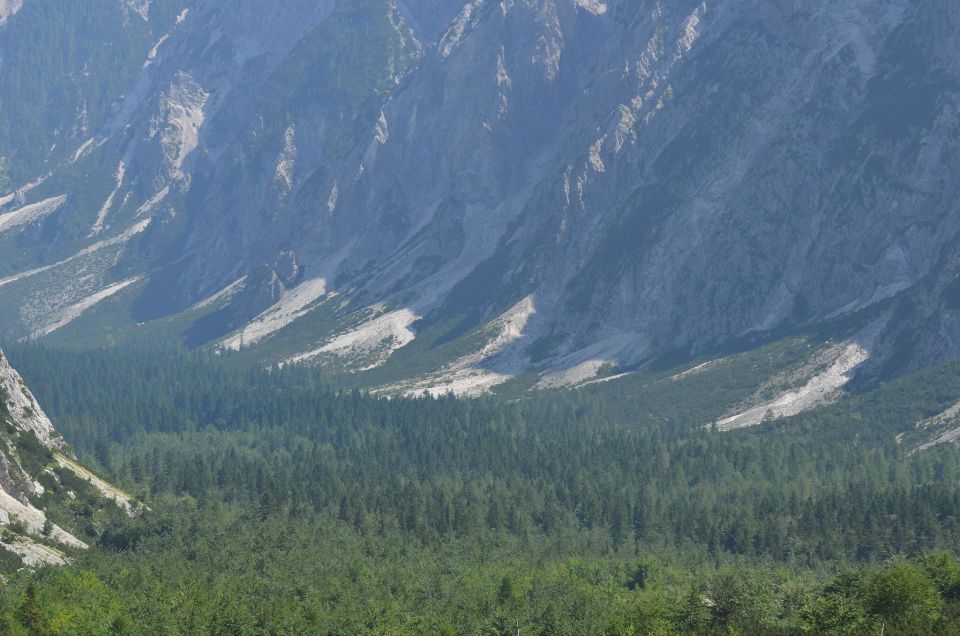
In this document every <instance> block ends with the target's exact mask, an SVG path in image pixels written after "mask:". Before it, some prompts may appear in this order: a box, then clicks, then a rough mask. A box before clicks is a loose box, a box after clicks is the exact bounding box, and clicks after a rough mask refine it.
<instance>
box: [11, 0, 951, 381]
mask: <svg viewBox="0 0 960 636" xmlns="http://www.w3.org/2000/svg"><path fill="white" fill-rule="evenodd" d="M17 4H19V3H17ZM10 6H11V7H12V6H13V5H10ZM7 13H8V14H9V15H8V17H7V20H6V22H5V24H4V26H2V27H0V64H2V68H0V71H2V72H0V77H2V78H4V79H2V80H0V104H3V105H4V106H2V107H0V130H3V131H6V132H5V134H4V135H2V136H0V185H2V183H3V182H7V183H8V187H7V188H6V189H5V191H6V192H8V194H5V195H2V196H0V249H2V250H3V251H4V254H6V255H8V257H7V258H5V260H4V262H3V263H2V264H0V269H2V271H0V332H2V333H3V334H4V336H5V337H6V338H7V339H18V338H25V337H33V338H44V339H47V340H49V341H50V342H58V343H61V344H65V345H69V346H97V345H100V344H103V343H105V342H107V343H110V342H118V341H129V340H141V339H143V338H152V339H163V340H170V339H173V340H176V341H178V342H180V343H184V344H187V345H188V346H191V347H198V346H206V347H209V348H212V349H222V350H240V351H241V352H242V353H244V354H245V355H246V357H247V359H250V360H258V361H268V362H303V363H307V364H318V365H322V366H324V367H326V368H328V369H330V370H331V371H335V372H341V373H357V372H359V374H360V375H359V376H358V377H359V378H360V379H361V381H362V383H363V384H364V385H365V386H368V387H376V388H379V389H381V390H386V391H391V392H399V393H403V392H423V391H433V392H445V391H448V390H453V391H454V392H457V393H460V394H480V393H484V392H488V391H489V390H491V388H492V387H495V386H498V385H500V384H503V383H506V382H508V381H510V380H511V379H513V378H518V377H526V376H527V375H528V374H534V375H535V376H536V377H537V379H538V382H539V384H538V386H540V387H541V388H542V387H544V386H547V387H551V386H553V387H555V386H575V385H578V384H581V383H583V382H587V381H590V380H592V379H596V378H598V377H603V376H606V375H609V374H611V373H613V374H617V373H623V372H631V371H634V370H636V369H638V368H640V367H643V366H645V365H649V364H651V363H652V362H654V361H656V360H658V359H660V358H662V357H663V356H671V358H678V357H679V358H685V359H694V358H704V357H716V356H717V355H719V354H720V353H722V352H723V351H724V350H725V349H726V348H728V347H730V346H731V345H734V344H735V345H736V346H757V345H760V344H763V343H766V342H769V341H771V340H772V339H776V338H779V337H781V336H782V335H783V334H795V333H797V332H802V331H804V330H809V329H811V328H813V329H828V328H829V329H834V328H835V327H836V325H837V324H838V322H837V321H838V320H841V321H842V322H843V328H842V329H839V328H838V329H835V330H834V331H833V333H830V334H829V336H830V337H832V338H834V339H835V340H837V341H842V342H843V343H845V344H844V347H846V348H851V352H850V355H847V356H845V357H844V356H842V355H840V354H839V353H838V355H837V356H836V358H835V360H834V362H836V363H838V364H839V365H840V367H844V368H843V370H842V371H841V372H840V374H841V375H843V374H846V373H847V372H848V371H851V370H853V369H859V370H860V371H866V372H867V375H870V376H871V377H873V378H880V377H891V376H896V375H900V374H903V373H906V372H909V371H912V370H916V369H920V368H923V367H926V366H928V365H930V364H934V363H936V362H939V361H942V360H946V359H949V358H950V357H952V356H954V355H956V354H957V353H958V352H960V348H958V347H960V344H958V343H960V332H958V327H957V325H958V324H960V319H958V313H957V312H958V304H957V298H956V297H957V293H956V292H957V275H958V274H960V268H958V265H957V263H958V253H957V251H956V245H957V244H958V241H957V237H958V233H960V224H958V221H957V219H958V218H960V217H958V210H957V207H956V206H957V203H956V202H957V201H958V200H960V196H958V195H960V192H958V191H957V188H958V184H957V180H956V179H955V178H953V175H955V174H957V172H958V168H960V167H958V166H957V165H956V162H957V161H958V157H960V152H958V151H957V150H958V149H957V144H958V143H960V142H958V140H957V136H956V134H955V133H956V129H957V125H958V124H957V121H956V112H957V104H958V99H960V67H958V62H957V57H956V55H955V54H954V48H955V42H956V39H957V36H958V33H960V13H958V9H957V6H956V3H954V2H952V1H950V0H922V1H919V2H904V1H902V0H882V1H881V2H873V1H870V2H866V1H864V0H842V1H839V2H837V1H831V2H826V1H823V0H816V1H811V2H794V1H793V0H777V1H775V2H770V1H769V0H731V1H725V2H717V3H713V2H701V1H699V0H697V1H695V0H684V1H682V2H672V3H662V2H660V1H659V0H643V1H641V2H636V1H634V0H630V1H627V0H609V1H605V2H594V1H589V2H588V1H586V0H556V1H554V0H551V1H549V2H512V1H511V2H501V3H494V2H485V1H484V0H475V1H472V2H469V3H466V4H463V3H461V2H454V1H452V0H449V1H446V0H445V1H443V2H433V3H428V2H425V1H423V0H406V1H404V2H398V1H394V0H363V1H362V2H355V1H354V2H349V3H347V2H340V1H336V0H324V1H323V2H307V1H306V0H285V1H284V2H279V3H273V4H271V5H270V8H269V9H268V8H267V7H266V6H265V5H263V4H262V3H256V2H252V1H249V0H235V1H232V2H229V3H223V2H221V1H219V0H217V1H212V0H163V1H159V0H157V1H154V2H149V3H131V2H119V1H118V0H110V1H107V0H104V1H102V2H97V3H82V4H75V3H74V4H70V5H69V8H67V5H63V4H62V3H56V2H53V1H52V0H27V1H26V2H24V3H23V4H22V7H20V9H19V11H17V12H16V13H10V11H9V10H8V11H7ZM41 40H43V41H48V40H49V41H51V42H54V44H53V45H52V46H51V47H49V48H48V50H47V51H46V53H45V54H44V55H43V56H40V57H34V56H32V53H31V52H30V51H29V50H27V45H26V44H25V43H26V42H31V41H41ZM107 42H109V43H110V44H109V46H110V47H113V49H117V50H113V49H112V50H111V51H110V54H107V51H106V49H105V47H106V46H108V45H107V44H106V43H107ZM118 50H119V52H118ZM81 71H82V72H81ZM47 94H51V95H52V94H57V95H60V96H62V100H60V101H57V102H50V106H49V107H48V108H46V109H44V110H43V119H39V118H38V116H37V114H36V112H35V111H34V109H32V108H31V104H36V103H39V102H38V100H41V99H45V96H46V95H47ZM58 99H59V98H58ZM844 347H841V349H839V350H838V351H840V352H842V351H843V350H844ZM853 349H855V350H856V351H853ZM811 362H812V361H811ZM840 367H838V368H840ZM534 384H537V383H534Z"/></svg>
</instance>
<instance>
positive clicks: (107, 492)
mask: <svg viewBox="0 0 960 636" xmlns="http://www.w3.org/2000/svg"><path fill="white" fill-rule="evenodd" d="M114 505H115V506H116V507H120V508H123V509H125V510H127V511H128V512H131V511H132V510H133V508H132V507H131V503H130V500H129V499H128V498H127V496H126V495H124V494H123V493H122V492H120V491H119V490H117V489H116V488H113V487H112V486H110V485H109V484H107V483H106V482H104V481H102V480H100V479H98V478H97V477H96V476H94V475H93V474H92V473H90V472H89V471H87V470H86V469H84V468H83V467H82V466H80V465H79V464H78V463H77V462H76V460H75V458H73V457H72V455H71V453H70V451H69V450H68V449H67V447H66V444H65V443H64V441H63V439H62V438H61V437H60V435H59V434H58V433H57V432H56V431H55V430H54V428H53V425H52V424H51V423H50V420H49V418H47V416H46V415H45V414H44V412H43V409H42V408H41V407H40V405H39V404H38V403H37V400H36V398H34V396H33V394H32V393H30V390H29V389H28V388H27V387H26V385H25V384H24V382H23V379H22V378H21V377H20V376H19V375H18V374H17V372H16V371H15V370H14V369H13V368H12V367H11V366H10V364H9V363H8V362H7V360H6V358H5V357H4V356H3V353H2V352H0V548H2V550H3V551H4V552H5V554H4V556H3V557H2V558H0V561H2V563H3V565H4V566H7V565H9V562H10V561H11V560H14V561H16V562H17V563H18V564H19V563H22V564H23V565H27V566H32V565H38V564H43V563H52V564H62V563H66V562H67V560H68V557H67V555H66V554H65V553H64V552H63V551H62V548H63V547H64V546H66V547H69V548H73V549H83V548H86V547H87V545H86V543H84V542H83V541H82V540H81V539H80V538H78V537H77V535H79V534H81V531H83V530H85V529H86V528H83V527H82V522H81V521H80V520H86V523H87V524H91V523H93V524H95V523H96V521H97V517H98V516H101V515H103V514H105V512H104V509H105V508H108V507H114ZM55 520H57V521H59V523H63V524H64V525H65V526H66V527H63V526H61V525H59V524H58V523H57V522H55ZM78 530H80V531H78ZM4 569H5V570H6V569H7V568H6V567H4Z"/></svg>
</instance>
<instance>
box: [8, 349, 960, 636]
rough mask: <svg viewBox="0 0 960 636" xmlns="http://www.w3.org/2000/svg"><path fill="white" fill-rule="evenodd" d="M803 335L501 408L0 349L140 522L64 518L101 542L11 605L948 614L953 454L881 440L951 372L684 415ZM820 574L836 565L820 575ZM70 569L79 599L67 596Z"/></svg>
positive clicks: (574, 619) (745, 616)
mask: <svg viewBox="0 0 960 636" xmlns="http://www.w3.org/2000/svg"><path fill="white" fill-rule="evenodd" d="M805 346H806V345H803V344H801V343H796V347H795V348H796V349H797V351H793V350H792V349H791V348H790V347H786V348H785V349H780V350H776V351H775V350H767V351H766V352H764V353H761V354H757V355H755V356H753V357H751V358H744V359H743V360H741V361H739V362H732V363H729V365H728V366H726V367H723V369H725V372H724V373H720V374H717V375H711V374H709V373H703V374H699V375H693V376H690V379H689V381H687V380H685V381H684V382H677V381H672V380H664V379H662V378H661V379H658V378H656V377H652V378H648V379H647V380H634V381H631V382H626V383H611V384H609V385H605V386H602V387H596V388H592V389H589V390H585V391H580V392H573V393H564V394H547V395H537V396H534V395H529V396H527V398H526V399H523V400H519V401H516V400H515V401H512V402H509V403H505V402H503V401H500V400H497V399H492V398H491V399H480V400H473V401H460V400H455V399H452V398H443V399H423V400H384V399H379V398H375V397H371V396H366V395H364V394H362V393H360V392H357V391H337V390H334V389H332V388H329V387H327V386H325V384H324V381H323V378H322V377H321V376H320V375H319V373H318V372H316V371H314V370H308V369H299V368H287V369H283V370H280V369H272V370H268V371H264V370H262V369H259V368H252V367H251V368H245V367H242V366H239V365H225V364H223V361H222V360H219V359H217V358H216V357H213V356H208V355H206V354H186V353H182V352H178V351H158V350H134V349H130V350H120V351H104V352H88V353H68V352H63V351H56V352H53V351H49V350H45V349H41V348H37V347H34V346H15V347H13V348H12V349H11V350H10V351H9V352H8V353H9V354H10V356H11V358H12V359H13V361H14V362H15V363H16V364H17V366H18V367H19V368H20V370H21V372H22V373H23V374H24V376H25V378H26V379H27V381H28V384H30V386H31V387H32V389H33V390H34V392H35V393H36V395H37V396H38V398H39V399H40V402H41V403H43V404H44V405H45V407H46V409H47V411H48V412H49V413H50V414H51V415H52V416H53V417H54V420H55V421H56V422H57V425H58V427H59V428H60V430H61V432H63V433H64V434H65V436H66V438H67V439H68V440H70V441H71V442H73V443H74V444H75V445H76V447H77V448H78V450H79V453H80V455H81V457H82V459H84V461H86V462H87V463H89V464H91V465H93V466H95V467H98V468H100V469H101V470H103V471H104V473H105V474H107V475H109V476H110V477H111V478H112V479H114V480H115V481H116V482H118V483H120V484H121V485H123V486H125V487H126V488H128V489H129V490H130V491H131V492H134V493H138V494H139V496H141V497H144V498H145V499H147V501H148V504H149V505H150V506H151V508H152V509H153V510H152V511H151V512H149V513H146V514H144V515H143V516H141V517H138V518H135V519H126V518H124V517H123V516H122V515H112V516H109V517H108V516H103V515H100V516H99V517H96V516H92V517H90V520H89V521H84V519H85V517H84V516H83V514H82V510H78V511H75V513H76V516H75V519H76V520H77V521H78V522H79V523H86V524H87V531H88V534H87V536H92V537H94V539H93V540H94V541H95V542H96V547H95V548H94V549H93V550H91V551H90V552H89V553H87V554H84V555H82V556H80V557H79V561H78V563H77V564H76V566H74V567H72V568H68V569H66V570H56V571H48V572H45V573H43V574H42V575H41V576H39V578H37V577H36V576H33V575H29V574H27V573H22V574H21V575H19V576H18V577H17V578H16V580H15V581H14V585H13V586H12V587H11V589H10V590H9V591H8V592H7V594H8V595H10V594H21V595H22V594H23V591H22V590H23V589H24V588H23V586H24V585H26V584H27V583H28V582H29V581H31V580H36V581H37V582H38V585H39V586H40V590H41V595H40V602H41V603H44V604H46V605H44V614H43V615H44V616H47V617H53V616H57V615H60V614H62V613H63V612H66V611H67V609H70V611H73V610H74V609H75V606H76V605H78V604H81V605H83V607H97V608H99V609H98V611H99V614H98V619H97V620H98V621H99V622H97V623H96V624H97V625H98V627H97V629H99V630H100V631H99V632H95V633H109V632H108V631H107V630H108V629H111V628H115V629H117V630H128V631H129V632H130V633H156V632H157V631H160V630H163V629H167V630H172V633H251V634H253V633H336V634H340V633H351V634H353V633H390V634H408V633H409V634H422V633H439V634H443V633H454V634H459V633H492V634H498V633H504V634H514V633H515V632H516V629H517V626H518V625H519V627H520V629H521V633H523V634H527V633H532V634H538V633H542V634H583V633H601V634H603V633H609V634H626V633H644V634H646V633H652V634H656V633H665V634H669V633H750V634H753V633H773V634H787V633H799V632H801V631H811V632H814V633H850V634H858V633H877V632H878V630H879V629H881V628H882V629H886V630H887V632H886V633H930V632H931V631H944V630H949V629H951V628H954V627H956V625H955V623H954V621H955V620H956V619H957V617H958V616H960V562H958V561H957V560H956V558H955V557H953V556H951V555H952V554H956V553H957V552H958V551H960V544H958V541H960V519H958V516H960V486H958V485H957V484H958V483H960V462H958V458H957V456H956V451H955V450H954V449H953V448H940V449H935V450H931V451H926V452H923V453H915V454H911V453H909V452H908V451H909V448H906V447H905V446H904V445H903V444H899V443H897V441H896V435H897V434H898V433H899V432H902V431H904V430H908V429H910V428H912V427H913V425H914V424H915V422H916V421H918V420H919V419H922V418H924V417H929V416H930V415H932V414H934V413H937V412H940V411H942V410H943V409H944V408H946V407H947V406H949V405H950V404H952V403H954V402H956V401H957V400H958V399H960V364H948V365H944V366H942V367H940V368H938V369H934V370H931V371H930V372H928V373H925V374H920V375H917V376H915V377H912V378H908V379H907V380H904V381H902V382H899V383H897V384H893V385H889V386H884V387H881V388H879V389H877V390H876V391H874V392H872V393H870V394H864V395H862V396H857V397H854V398H851V399H850V400H848V401H846V402H844V403H841V404H839V405H836V406H833V407H828V408H825V409H821V410H818V411H814V412H812V413H809V414H806V415H803V416H799V417H796V418H792V419H790V420H787V421H781V422H773V423H770V424H766V425H764V426H761V427H758V428H756V429H753V430H747V431H742V432H738V433H728V434H720V433H715V432H713V431H711V430H710V429H709V428H704V426H703V423H704V422H706V421H709V418H710V417H713V416H715V415H716V410H717V406H715V405H713V404H711V403H710V402H711V401H710V400H709V399H708V398H704V396H711V395H717V394H720V393H722V392H723V391H724V389H723V387H727V386H729V387H734V388H732V389H730V390H731V391H734V392H736V391H741V390H742V389H741V388H736V387H740V386H741V385H743V386H746V385H745V380H744V379H743V377H740V376H737V375H736V374H737V373H740V371H738V369H739V367H738V365H741V366H743V367H744V368H747V367H751V368H755V369H761V370H763V369H766V368H768V367H769V368H774V367H777V366H778V365H779V366H782V365H783V364H788V365H789V364H792V360H793V359H794V358H795V357H797V356H800V353H798V351H799V350H800V349H802V348H803V347H805ZM731 374H733V375H732V376H731ZM688 382H689V383H688ZM61 478H62V479H63V480H64V481H63V487H64V488H77V489H81V487H82V484H76V483H73V482H70V481H69V476H67V475H61ZM78 492H80V493H81V497H80V498H78V499H83V498H84V497H86V496H87V495H86V494H84V492H83V491H82V489H81V490H78ZM91 496H92V495H91ZM77 505H78V507H79V508H84V507H85V508H89V509H90V510H93V511H95V510H96V509H97V508H96V502H95V501H90V502H88V503H82V502H80V501H78V504H77ZM95 514H96V513H94V515H95ZM934 551H940V552H936V553H934ZM900 554H903V555H907V558H900V557H897V558H893V559H891V557H893V556H894V555H900ZM837 563H847V564H851V565H853V566H854V567H855V568H856V569H854V570H853V571H852V572H849V573H846V574H840V575H837V576H835V577H834V576H833V574H832V572H833V571H834V570H835V569H836V567H837V565H836V564H837ZM72 577H81V578H82V579H83V580H84V581H87V582H88V584H89V585H88V590H89V591H87V592H85V593H84V594H80V593H75V594H72V595H71V594H66V595H64V594H63V593H62V592H63V588H64V586H66V585H67V584H68V583H75V582H76V581H75V579H74V578H72ZM174 590H176V592H174ZM174 594H175V595H176V598H178V599H183V598H188V599H190V601H189V602H188V603H186V604H183V603H181V602H171V599H172V598H174V597H173V596H172V595H174ZM17 598H19V597H17ZM5 603H6V604H5V605H0V608H3V607H7V608H14V609H11V610H10V612H9V613H8V616H7V618H6V619H5V620H8V621H10V620H17V619H16V617H17V616H18V614H17V613H16V611H15V608H16V607H18V605H17V601H16V598H14V599H13V600H10V599H7V601H5ZM103 608H107V609H103ZM83 611H88V610H83ZM83 611H80V610H77V614H76V615H77V616H80V615H83ZM0 614H2V612H0ZM11 616H12V617H13V618H10V617H11ZM78 620H79V619H78ZM121 633H122V632H121Z"/></svg>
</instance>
